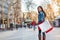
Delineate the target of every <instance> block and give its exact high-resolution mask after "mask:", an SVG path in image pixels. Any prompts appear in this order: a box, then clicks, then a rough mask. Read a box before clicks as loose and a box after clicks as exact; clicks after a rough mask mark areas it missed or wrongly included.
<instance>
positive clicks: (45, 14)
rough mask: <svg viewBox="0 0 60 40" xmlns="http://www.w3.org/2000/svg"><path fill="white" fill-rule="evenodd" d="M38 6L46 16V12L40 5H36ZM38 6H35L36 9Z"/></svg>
mask: <svg viewBox="0 0 60 40" xmlns="http://www.w3.org/2000/svg"><path fill="white" fill-rule="evenodd" d="M38 8H41V10H42V12H43V13H44V15H45V17H46V13H45V11H44V10H43V8H42V6H38ZM38 8H37V9H38Z"/></svg>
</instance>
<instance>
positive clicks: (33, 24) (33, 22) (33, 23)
mask: <svg viewBox="0 0 60 40" xmlns="http://www.w3.org/2000/svg"><path fill="white" fill-rule="evenodd" d="M31 24H32V27H33V30H34V31H35V24H36V22H35V21H34V20H33V21H32V23H31Z"/></svg>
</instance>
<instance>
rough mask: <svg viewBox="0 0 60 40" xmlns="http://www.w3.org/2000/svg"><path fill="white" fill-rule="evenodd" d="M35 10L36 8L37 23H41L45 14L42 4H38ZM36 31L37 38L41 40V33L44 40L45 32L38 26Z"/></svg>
mask: <svg viewBox="0 0 60 40" xmlns="http://www.w3.org/2000/svg"><path fill="white" fill-rule="evenodd" d="M37 10H38V24H41V23H43V22H44V20H45V17H46V14H45V12H44V10H43V8H42V6H38V8H37ZM38 31H39V34H38V38H39V40H41V37H42V35H43V37H42V38H43V40H45V39H46V34H45V32H42V30H41V29H40V27H38ZM41 33H42V35H41Z"/></svg>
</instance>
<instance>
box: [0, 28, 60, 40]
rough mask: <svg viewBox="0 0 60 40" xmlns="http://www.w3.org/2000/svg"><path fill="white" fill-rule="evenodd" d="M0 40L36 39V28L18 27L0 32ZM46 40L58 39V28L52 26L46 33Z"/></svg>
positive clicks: (59, 36) (59, 37)
mask: <svg viewBox="0 0 60 40" xmlns="http://www.w3.org/2000/svg"><path fill="white" fill-rule="evenodd" d="M0 40H38V30H37V29H36V30H35V31H34V30H33V29H29V28H26V29H25V28H19V29H18V30H16V29H14V30H13V31H4V32H0ZM46 40H60V28H54V29H53V30H52V31H51V32H49V33H48V34H46Z"/></svg>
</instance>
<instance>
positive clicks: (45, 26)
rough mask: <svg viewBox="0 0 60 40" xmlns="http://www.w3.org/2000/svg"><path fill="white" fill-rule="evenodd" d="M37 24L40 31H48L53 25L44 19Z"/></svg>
mask: <svg viewBox="0 0 60 40" xmlns="http://www.w3.org/2000/svg"><path fill="white" fill-rule="evenodd" d="M38 26H39V27H40V28H41V30H42V32H46V33H48V32H50V31H51V30H52V29H53V26H52V25H51V24H50V23H49V21H48V20H45V21H44V22H43V23H42V24H39V25H38Z"/></svg>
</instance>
